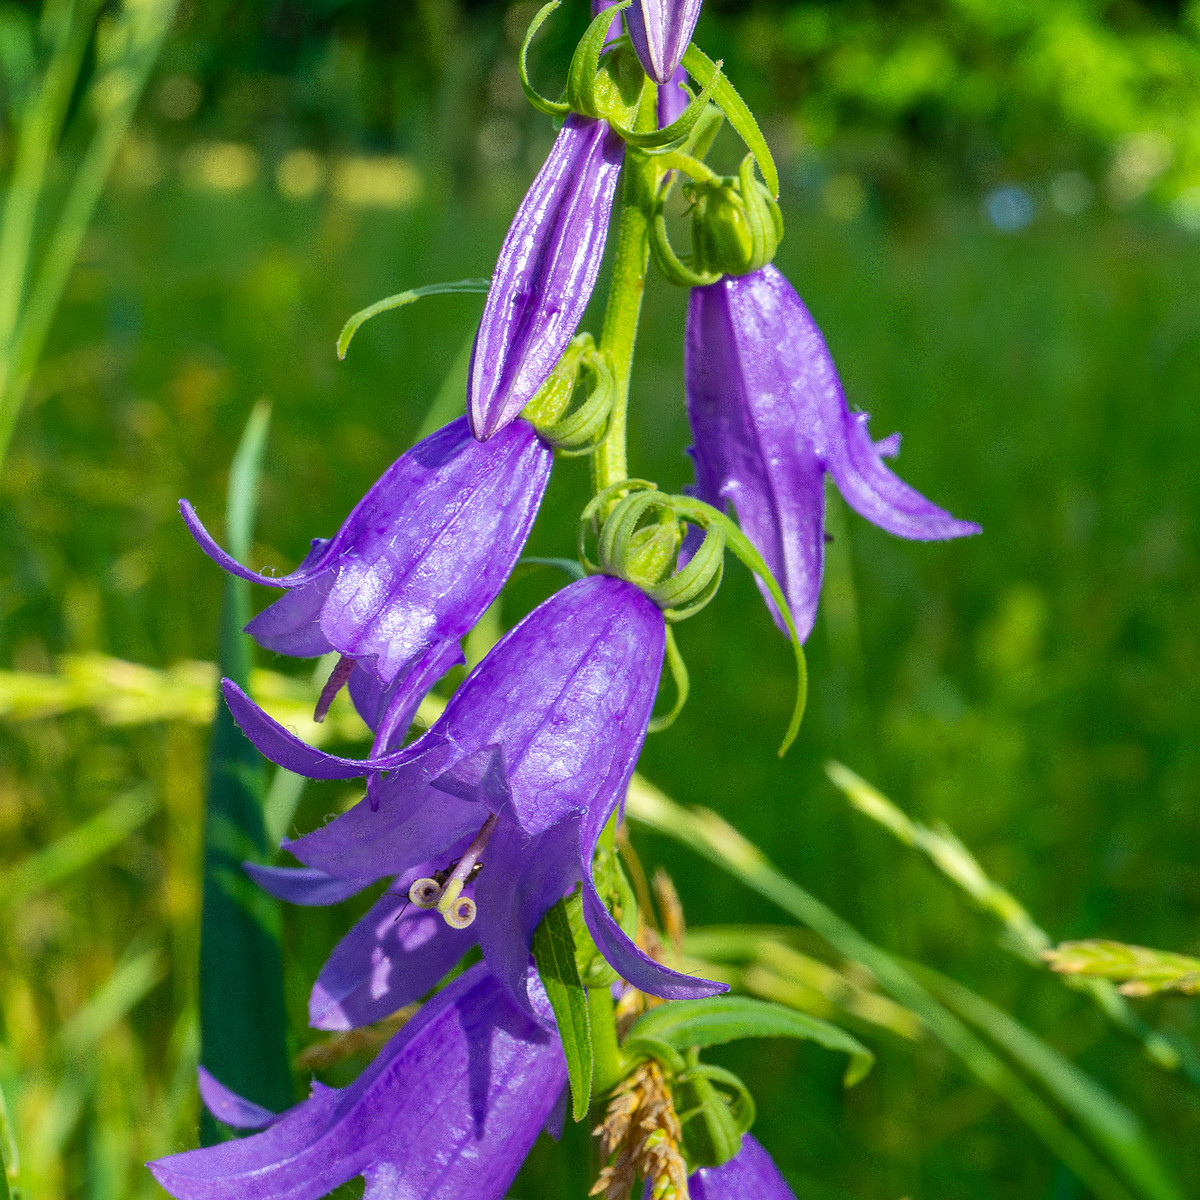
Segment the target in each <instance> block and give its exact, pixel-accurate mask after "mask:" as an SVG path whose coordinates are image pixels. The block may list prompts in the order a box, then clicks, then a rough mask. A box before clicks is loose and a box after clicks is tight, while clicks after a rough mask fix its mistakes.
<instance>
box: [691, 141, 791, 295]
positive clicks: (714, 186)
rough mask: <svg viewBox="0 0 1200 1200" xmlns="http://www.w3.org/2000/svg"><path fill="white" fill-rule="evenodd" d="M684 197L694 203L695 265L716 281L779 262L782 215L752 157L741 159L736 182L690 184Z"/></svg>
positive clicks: (693, 244) (713, 181)
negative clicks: (764, 185)
mask: <svg viewBox="0 0 1200 1200" xmlns="http://www.w3.org/2000/svg"><path fill="white" fill-rule="evenodd" d="M684 194H685V195H687V196H688V198H689V199H690V200H691V201H692V248H693V260H694V264H695V267H696V268H697V269H698V271H699V272H700V273H704V274H707V275H710V276H712V282H715V281H716V279H719V278H720V277H721V276H722V275H748V274H750V273H751V272H752V271H758V270H760V269H761V268H762V267H765V266H766V265H767V263H769V262H770V261H771V260H772V259H773V258H774V257H775V251H776V250H777V249H778V248H779V242H780V239H781V238H782V237H783V214H782V213H781V212H780V209H779V205H778V203H777V202H776V201H775V200H774V198H773V197H772V196H771V195H770V193H769V192H768V191H767V189H766V188H765V187H763V185H762V184H761V183H759V181H758V179H757V178H756V177H755V174H754V157H753V155H750V154H747V155H746V157H745V158H744V159H743V160H742V164H741V167H740V169H739V170H738V174H737V177H736V178H732V179H721V178H717V179H711V180H704V181H701V182H698V183H693V184H687V185H685V186H684Z"/></svg>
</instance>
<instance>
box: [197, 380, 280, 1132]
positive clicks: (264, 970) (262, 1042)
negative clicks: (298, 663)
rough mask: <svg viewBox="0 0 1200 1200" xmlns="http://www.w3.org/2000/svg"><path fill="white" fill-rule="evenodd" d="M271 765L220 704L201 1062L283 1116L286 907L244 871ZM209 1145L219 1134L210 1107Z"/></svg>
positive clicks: (237, 515) (210, 800) (233, 485)
mask: <svg viewBox="0 0 1200 1200" xmlns="http://www.w3.org/2000/svg"><path fill="white" fill-rule="evenodd" d="M269 419H270V410H269V408H268V407H267V406H266V405H265V404H262V403H260V404H259V405H258V406H257V407H256V408H255V409H254V412H253V413H252V414H251V416H250V420H249V421H248V422H247V424H246V431H245V433H244V434H243V435H242V441H241V444H240V445H239V447H238V450H237V454H236V455H235V457H234V460H233V466H232V470H231V471H230V477H229V497H228V513H229V518H228V542H229V548H230V552H231V553H232V554H234V555H235V556H237V557H238V558H242V559H245V558H246V557H247V551H248V550H249V546H250V535H251V528H252V525H253V518H254V509H255V502H256V495H257V491H258V476H259V471H260V467H261V463H262V454H263V447H264V444H265V441H266V432H267V422H268V420H269ZM249 606H250V600H249V585H248V584H247V583H245V581H243V580H240V579H234V578H233V577H229V578H227V579H226V580H225V592H224V597H223V601H222V605H221V632H220V648H219V651H218V661H219V665H220V673H221V674H222V675H226V676H228V677H229V678H231V679H234V680H236V681H237V682H238V683H239V684H241V685H242V686H245V684H246V681H247V680H248V678H249V674H250V646H249V640H248V639H247V637H246V635H245V634H244V633H242V627H243V626H244V625H245V624H246V621H247V619H248V618H249ZM264 789H265V779H264V764H263V760H262V758H261V757H260V756H259V754H258V752H257V751H256V750H255V749H254V747H253V746H251V745H250V743H249V742H248V741H247V740H246V739H245V738H244V737H243V736H242V734H241V731H240V730H239V729H238V728H237V726H236V725H235V724H234V721H233V718H232V717H231V716H230V715H229V710H228V709H227V708H226V707H225V706H224V705H223V704H218V707H217V712H216V718H215V720H214V722H213V732H212V743H211V747H210V751H209V767H208V788H207V797H206V809H205V822H204V899H203V904H202V909H201V919H200V1046H201V1050H200V1061H201V1062H202V1063H203V1064H204V1066H205V1067H207V1068H208V1070H210V1071H211V1072H212V1073H213V1074H214V1075H215V1076H216V1077H217V1078H218V1079H219V1080H220V1081H221V1082H222V1083H223V1084H225V1085H226V1086H227V1087H230V1088H232V1089H233V1090H234V1091H236V1092H238V1093H239V1094H240V1095H243V1096H245V1097H246V1098H247V1099H248V1100H252V1101H253V1102H254V1103H256V1104H261V1105H262V1106H263V1107H265V1108H271V1109H274V1110H275V1111H276V1112H280V1111H282V1110H283V1109H285V1108H288V1107H290V1106H291V1104H292V1103H293V1101H294V1099H295V1095H294V1091H293V1087H292V1078H291V1070H290V1067H289V1064H288V1056H287V1044H286V1037H285V1035H286V1029H287V1015H286V1012H285V1009H284V999H283V956H282V951H281V949H280V937H279V910H278V907H277V905H276V903H275V902H274V901H273V900H271V899H270V897H267V896H265V895H263V894H261V893H259V892H258V891H257V889H255V888H254V887H253V885H252V884H251V883H250V880H249V879H247V878H246V876H245V874H244V872H243V871H242V866H241V864H242V862H243V860H244V859H246V858H260V859H261V858H264V857H265V856H266V854H267V850H268V847H267V841H266V833H265V830H264V826H263V793H264ZM200 1134H201V1142H202V1143H203V1144H205V1145H211V1144H212V1143H213V1142H215V1141H218V1140H220V1137H221V1133H220V1130H219V1128H218V1126H217V1123H216V1122H215V1121H214V1120H213V1118H212V1117H211V1116H210V1115H209V1114H208V1113H207V1112H205V1113H204V1114H203V1117H202V1123H201V1131H200Z"/></svg>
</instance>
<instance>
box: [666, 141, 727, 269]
mask: <svg viewBox="0 0 1200 1200" xmlns="http://www.w3.org/2000/svg"><path fill="white" fill-rule="evenodd" d="M676 157H677V156H674V155H673V156H672V157H671V159H670V160H669V165H671V166H673V167H676V169H684V170H686V169H687V168H686V167H683V166H682V165H680V166H676V163H675V158H676ZM678 157H682V156H678ZM689 162H698V160H694V159H689ZM699 165H700V166H703V165H704V164H703V163H699ZM689 173H690V172H689ZM714 178H718V177H717V176H716V175H715V173H714ZM671 184H672V179H671V177H670V176H669V175H668V176H667V177H666V178H664V179H663V181H662V183H661V184H660V185H659V188H658V191H657V194H656V196H655V200H654V210H653V217H652V218H651V221H650V253H651V254H652V255H653V256H654V265H655V266H656V267H657V268H658V270H659V274H660V275H662V277H663V278H664V279H665V280H666V281H667V282H668V283H673V284H674V285H675V286H676V287H685V288H693V287H708V285H709V284H712V283H716V282H717V280H719V279H720V278H721V273H720V272H719V271H708V270H704V269H703V268H700V267H697V266H696V265H694V258H693V256H690V255H689V258H693V261H687V260H685V259H684V258H681V257H680V256H679V254H678V253H676V250H675V247H674V246H672V245H671V238H670V236H669V235H668V233H667V213H666V210H667V195H668V194H669V192H670V190H671Z"/></svg>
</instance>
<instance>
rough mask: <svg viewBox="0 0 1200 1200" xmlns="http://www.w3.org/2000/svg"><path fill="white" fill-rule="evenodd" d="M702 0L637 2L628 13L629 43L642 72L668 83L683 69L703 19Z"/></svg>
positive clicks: (626, 25) (655, 80) (646, 0)
mask: <svg viewBox="0 0 1200 1200" xmlns="http://www.w3.org/2000/svg"><path fill="white" fill-rule="evenodd" d="M700 4H701V0H633V4H632V5H630V7H629V8H627V9H626V10H625V27H626V28H627V29H628V30H629V40H630V41H631V42H632V43H633V48H634V50H636V51H637V56H638V59H639V61H640V62H641V64H642V70H644V71H645V72H646V74H647V75H649V76H650V78H651V79H653V80H654V82H655V83H658V84H665V83H667V82H669V81H670V78H671V76H672V75H674V74H675V71H676V70H677V69H678V67H679V63H680V60H681V59H682V58H683V52H684V51H685V50H686V49H687V48H688V43H689V42H690V41H691V40H692V32H693V30H695V28H696V22H697V21H698V20H699V18H700Z"/></svg>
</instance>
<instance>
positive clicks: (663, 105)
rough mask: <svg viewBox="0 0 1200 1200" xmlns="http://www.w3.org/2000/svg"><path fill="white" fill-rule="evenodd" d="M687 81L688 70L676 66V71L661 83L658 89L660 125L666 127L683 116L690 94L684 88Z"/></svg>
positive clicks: (660, 127) (662, 127) (661, 127)
mask: <svg viewBox="0 0 1200 1200" xmlns="http://www.w3.org/2000/svg"><path fill="white" fill-rule="evenodd" d="M686 82H687V72H686V71H685V70H684V69H683V68H682V67H676V68H675V73H674V74H673V75H672V76H671V78H670V79H668V80H667V82H666V83H664V84H661V85H660V86H659V89H658V105H657V111H658V127H659V129H666V127H667V126H668V125H673V124H674V123H675V122H676V121H678V120H679V118H680V117H682V116H683V110H684V109H685V108H687V106H688V99H689V97H688V94H687V92H685V91H684V90H683V85H684V84H685V83H686Z"/></svg>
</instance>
